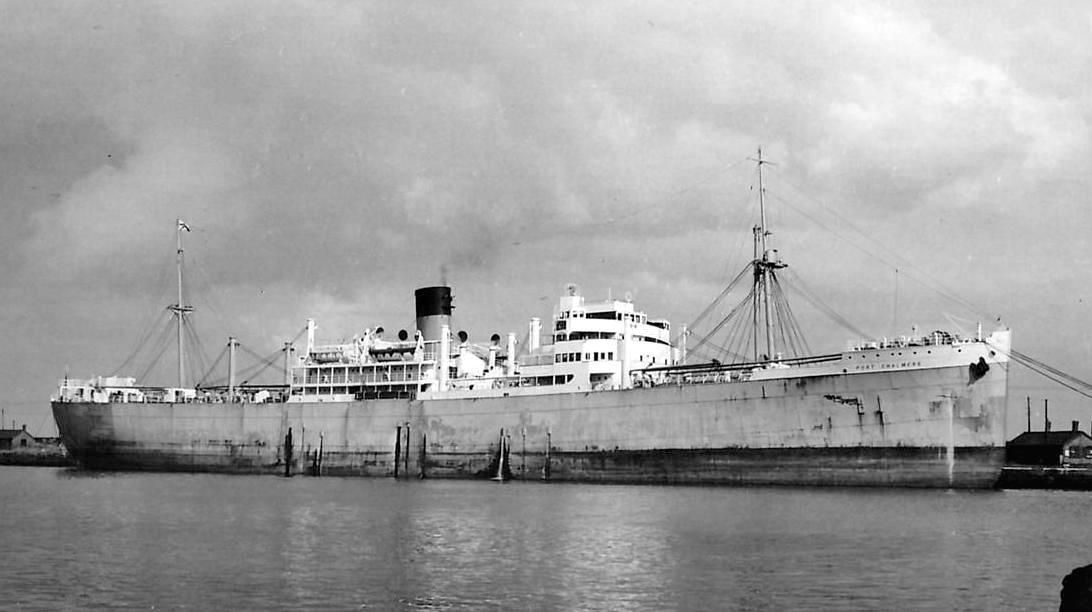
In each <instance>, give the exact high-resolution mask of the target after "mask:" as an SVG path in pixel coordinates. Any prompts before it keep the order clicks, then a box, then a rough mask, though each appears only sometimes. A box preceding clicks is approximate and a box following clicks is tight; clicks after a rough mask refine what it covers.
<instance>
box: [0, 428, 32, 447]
mask: <svg viewBox="0 0 1092 612" xmlns="http://www.w3.org/2000/svg"><path fill="white" fill-rule="evenodd" d="M37 446H38V441H37V440H35V439H34V436H32V435H30V434H29V433H27V426H26V425H23V428H22V429H0V451H4V450H19V449H21V448H35V447H37Z"/></svg>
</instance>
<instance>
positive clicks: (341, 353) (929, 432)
mask: <svg viewBox="0 0 1092 612" xmlns="http://www.w3.org/2000/svg"><path fill="white" fill-rule="evenodd" d="M756 161H758V176H759V190H758V193H759V204H760V208H761V222H760V224H759V225H757V226H756V227H755V228H754V229H755V231H754V236H755V257H754V259H753V260H752V261H750V262H748V264H747V267H746V268H745V270H747V271H748V274H746V275H741V276H747V277H750V278H752V279H753V285H752V287H751V290H750V292H749V293H748V297H747V298H746V300H749V302H748V305H747V306H746V307H744V308H736V309H734V311H749V312H750V313H751V314H752V315H753V318H752V320H751V323H750V324H751V325H753V327H752V328H750V329H749V330H748V333H749V337H750V344H749V345H748V347H749V352H750V354H749V355H747V357H746V358H738V357H739V355H738V354H737V355H736V357H737V358H735V359H724V360H719V359H708V360H695V359H693V354H691V352H690V351H688V348H687V342H688V338H689V336H690V334H689V333H688V330H686V329H683V330H682V331H681V333H675V334H674V336H673V331H672V326H671V324H670V323H669V322H668V321H666V320H663V319H657V318H651V317H649V316H648V315H646V313H644V312H643V311H641V310H639V309H638V308H637V307H636V306H635V305H634V303H633V302H632V300H630V299H621V300H619V299H613V298H608V299H605V300H598V301H596V300H590V299H586V298H585V297H584V296H583V295H582V294H581V292H580V291H579V290H578V289H577V288H576V287H575V286H570V287H568V288H567V290H566V291H564V292H563V295H561V297H560V299H559V300H558V302H557V306H556V309H555V310H554V312H553V315H552V318H551V319H550V323H549V325H548V327H547V328H546V329H544V328H543V324H542V319H540V318H531V319H530V320H529V322H528V328H527V334H526V340H525V341H522V342H517V341H516V334H514V333H509V334H508V335H507V337H506V338H502V337H500V336H499V335H498V334H494V335H493V336H492V338H490V341H489V343H488V344H484V345H479V344H474V343H471V342H470V341H469V338H468V337H467V335H466V334H465V333H463V332H458V333H455V332H454V331H453V329H452V325H451V315H452V310H453V296H452V290H451V288H450V287H448V286H447V285H446V284H445V285H439V286H429V287H423V288H421V289H418V290H417V291H416V292H415V296H414V298H415V323H416V325H415V327H416V329H415V330H413V332H412V333H411V332H408V331H405V330H403V331H401V332H399V333H398V334H397V335H396V337H395V338H391V339H387V338H386V337H385V336H384V332H383V330H382V329H381V328H376V329H369V330H366V331H365V332H364V333H361V334H357V335H356V336H354V337H352V338H349V339H347V340H342V341H337V342H327V343H319V342H318V341H317V340H316V338H315V330H316V326H315V323H314V321H308V323H307V326H306V334H307V337H306V346H305V348H304V349H303V350H302V351H299V352H298V356H296V357H293V355H294V354H295V353H296V351H295V349H294V347H293V345H292V344H291V343H286V345H285V346H284V349H283V352H284V361H283V381H279V382H281V384H276V385H264V386H256V385H249V384H248V385H237V384H236V383H235V380H234V378H235V375H234V365H233V364H234V346H235V341H234V339H231V340H229V342H228V350H229V359H228V363H229V368H228V369H229V373H228V383H227V384H226V385H221V386H219V387H205V388H201V387H189V386H186V385H184V384H183V383H184V381H185V377H184V370H183V363H184V359H183V357H182V351H183V336H184V334H183V331H182V330H183V325H184V323H185V317H186V315H187V314H188V313H189V312H191V311H192V310H193V308H192V307H190V306H187V305H184V301H183V295H182V282H181V278H182V276H181V275H182V260H183V249H182V234H183V232H184V231H185V229H188V228H186V227H185V224H184V223H182V222H181V221H179V230H178V258H177V263H178V275H179V276H178V278H179V281H178V301H177V303H176V304H173V305H171V306H170V308H169V309H170V310H171V312H172V313H173V314H174V316H175V323H176V324H177V325H178V351H179V359H178V385H177V386H174V387H153V386H145V385H142V384H138V381H137V380H135V379H134V378H131V377H96V378H92V379H87V380H76V379H70V378H68V377H66V378H65V379H64V380H63V381H61V383H60V388H59V390H58V392H57V394H56V395H55V396H54V397H53V398H52V409H53V415H54V418H55V419H56V422H57V427H58V430H59V432H60V435H61V438H62V440H63V442H64V444H65V446H66V447H67V449H68V451H69V453H70V455H71V456H72V457H73V458H74V459H75V460H76V461H77V462H79V464H81V465H82V466H84V467H86V468H90V469H106V470H160V471H209V472H226V473H273V474H299V473H310V474H315V475H343V476H377V477H398V478H488V479H495V480H502V481H503V480H512V479H515V480H520V479H524V480H547V481H577V482H614V483H673V484H718V485H830V486H894V487H940V488H990V487H993V486H994V485H995V483H996V482H997V480H998V478H999V476H1000V473H1001V468H1002V465H1003V463H1004V456H1005V441H1006V435H1005V421H1006V413H1005V410H1006V394H1007V374H1008V363H1009V354H1010V350H1011V349H1010V346H1011V336H1010V334H1011V332H1010V331H1009V330H1007V329H1005V328H999V329H997V330H994V331H992V332H990V333H988V334H983V332H982V330H981V326H979V328H978V331H977V333H975V334H973V335H971V336H969V337H962V336H960V335H958V334H954V333H948V332H943V331H935V332H932V333H927V334H911V335H909V336H900V337H897V338H893V339H879V340H875V341H869V342H863V341H862V342H857V343H855V344H852V345H847V346H846V347H845V348H844V349H843V350H840V351H837V352H829V353H822V354H813V355H792V356H786V355H785V354H784V353H783V352H782V351H781V350H779V349H780V348H783V347H780V346H779V344H778V338H779V336H778V334H777V333H776V332H775V331H774V326H773V321H774V319H775V318H776V312H777V311H778V310H779V308H778V307H777V305H776V304H775V303H774V298H773V296H772V295H771V293H772V292H773V291H774V290H775V288H776V286H777V285H776V278H777V273H778V271H779V270H780V269H782V268H783V267H785V264H784V263H782V261H781V259H780V257H779V255H778V254H777V251H775V250H772V249H768V248H767V237H768V236H769V235H770V233H769V231H767V228H766V221H765V204H764V202H763V201H762V200H763V196H762V194H763V189H762V187H761V171H762V164H763V160H762V157H761V152H760V153H759V157H758V158H757V160H756ZM722 324H723V321H722ZM781 337H783V336H781ZM763 340H765V342H763ZM695 348H696V345H695Z"/></svg>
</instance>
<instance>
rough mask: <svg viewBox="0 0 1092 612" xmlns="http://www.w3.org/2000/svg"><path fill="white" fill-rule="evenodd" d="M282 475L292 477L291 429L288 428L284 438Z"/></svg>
mask: <svg viewBox="0 0 1092 612" xmlns="http://www.w3.org/2000/svg"><path fill="white" fill-rule="evenodd" d="M284 475H285V477H288V476H291V475H292V428H291V427H289V428H288V435H286V436H285V437H284Z"/></svg>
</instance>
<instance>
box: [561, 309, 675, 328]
mask: <svg viewBox="0 0 1092 612" xmlns="http://www.w3.org/2000/svg"><path fill="white" fill-rule="evenodd" d="M557 318H558V319H608V320H615V321H633V322H634V323H648V315H646V314H644V313H643V312H618V311H615V310H608V311H605V312H584V311H582V310H565V311H562V312H561V313H559V314H558V315H557ZM666 323H667V321H653V322H652V323H651V324H652V325H655V326H656V327H661V326H662V325H664V324H666Z"/></svg>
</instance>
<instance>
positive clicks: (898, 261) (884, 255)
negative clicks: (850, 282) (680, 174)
mask: <svg viewBox="0 0 1092 612" xmlns="http://www.w3.org/2000/svg"><path fill="white" fill-rule="evenodd" d="M782 176H783V175H782ZM784 183H785V184H787V185H789V186H790V187H793V189H794V190H796V191H797V192H798V193H800V194H802V195H804V198H805V199H806V200H810V201H811V202H813V203H814V204H815V205H816V206H818V207H819V208H820V209H822V210H823V211H824V212H826V213H828V214H830V215H831V216H833V217H834V218H835V219H836V220H837V222H838V225H839V226H840V227H841V226H845V227H848V228H849V229H851V230H852V231H853V232H855V233H856V234H857V235H859V236H861V237H863V238H864V239H865V240H866V241H867V242H869V243H871V244H873V245H875V246H876V247H878V248H879V249H880V251H881V252H880V253H877V252H875V251H873V250H870V249H868V248H865V247H864V246H862V245H860V244H858V243H857V242H855V241H853V240H850V239H849V238H848V237H847V236H846V235H845V234H844V233H842V232H840V231H838V230H837V229H834V228H833V227H831V226H829V225H828V224H826V223H824V222H823V221H822V220H821V219H819V218H817V217H816V216H814V215H812V214H810V213H808V212H807V211H805V210H803V209H802V208H800V207H798V206H796V205H794V204H793V203H792V202H790V201H789V200H788V199H786V198H783V197H781V196H779V195H778V194H777V193H770V192H769V190H767V191H766V194H767V195H768V196H769V197H772V198H774V199H775V200H777V201H778V202H780V203H781V204H784V205H785V206H787V207H789V208H791V209H793V210H795V211H796V212H797V213H799V214H801V215H803V216H804V217H805V218H807V219H808V220H810V221H812V222H813V223H815V224H816V225H818V226H819V227H820V228H822V229H824V230H826V231H827V232H829V233H831V234H833V235H834V236H836V237H837V238H840V239H841V240H842V241H844V242H845V243H846V244H848V245H849V246H851V247H853V248H854V249H856V250H858V251H860V252H862V253H864V254H865V255H868V256H869V257H872V258H874V259H876V260H877V261H879V262H880V263H882V264H884V265H885V266H887V267H890V268H892V269H899V270H900V271H903V270H908V271H909V272H908V274H907V275H908V276H909V277H910V278H912V279H914V280H916V281H918V282H919V283H921V284H922V285H924V286H926V287H928V288H929V289H932V290H933V291H935V292H936V293H937V294H938V295H940V296H941V297H944V298H945V299H948V300H950V301H952V302H954V303H956V304H959V305H961V306H963V307H964V308H967V309H968V310H970V311H971V312H974V313H976V314H978V315H979V316H982V317H989V315H988V314H987V313H986V312H985V310H984V309H982V308H981V307H980V306H978V305H976V304H973V303H971V302H970V301H968V300H966V299H964V298H962V297H960V296H959V295H957V294H956V293H955V292H953V291H952V290H950V289H949V288H948V287H947V286H945V285H944V284H943V283H941V282H940V281H939V280H938V279H936V278H933V277H931V276H929V275H928V273H926V272H924V271H920V270H918V268H917V267H916V266H914V264H913V263H911V262H910V261H909V260H907V259H906V258H904V257H901V256H900V255H898V254H896V253H894V252H892V251H891V250H890V249H888V248H887V247H886V246H885V245H883V244H882V243H881V242H880V241H878V240H877V239H876V238H874V237H872V236H870V235H869V234H868V233H866V232H864V231H863V230H861V229H860V228H858V227H857V226H856V225H855V224H853V222H851V221H850V220H849V219H846V218H845V217H843V216H842V215H839V214H838V213H837V212H835V211H833V210H831V209H829V208H827V207H826V206H824V205H823V204H822V203H821V202H819V201H818V200H816V199H815V198H812V197H809V196H807V195H806V194H805V193H804V192H802V191H801V190H800V189H798V188H797V187H796V186H795V185H793V184H792V182H791V181H788V180H785V181H784Z"/></svg>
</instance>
